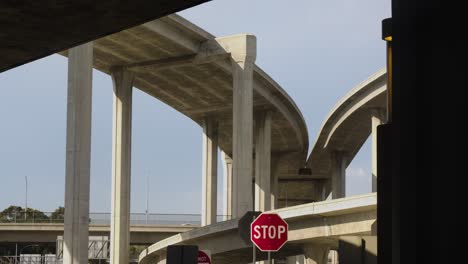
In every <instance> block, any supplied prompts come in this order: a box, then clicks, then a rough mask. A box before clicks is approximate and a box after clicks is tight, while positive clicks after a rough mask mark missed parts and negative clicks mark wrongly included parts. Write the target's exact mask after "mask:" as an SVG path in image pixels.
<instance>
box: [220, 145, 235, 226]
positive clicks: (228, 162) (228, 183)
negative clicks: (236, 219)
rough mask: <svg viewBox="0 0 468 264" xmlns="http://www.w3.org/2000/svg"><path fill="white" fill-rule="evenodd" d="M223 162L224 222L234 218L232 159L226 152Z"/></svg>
mask: <svg viewBox="0 0 468 264" xmlns="http://www.w3.org/2000/svg"><path fill="white" fill-rule="evenodd" d="M221 159H222V160H223V184H224V185H223V193H224V197H223V203H224V205H223V220H225V221H226V220H229V219H231V218H232V158H231V157H229V156H228V155H227V154H226V153H224V151H222V152H221Z"/></svg>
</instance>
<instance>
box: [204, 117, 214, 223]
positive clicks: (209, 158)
mask: <svg viewBox="0 0 468 264" xmlns="http://www.w3.org/2000/svg"><path fill="white" fill-rule="evenodd" d="M202 170H203V171H202V214H201V215H202V219H201V225H202V226H206V225H211V224H215V223H216V212H217V197H218V192H217V190H218V122H217V121H216V120H213V119H210V118H205V120H204V121H203V165H202Z"/></svg>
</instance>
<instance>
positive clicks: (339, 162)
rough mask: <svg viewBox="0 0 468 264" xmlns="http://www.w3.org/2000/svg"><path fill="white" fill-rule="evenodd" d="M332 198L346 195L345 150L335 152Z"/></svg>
mask: <svg viewBox="0 0 468 264" xmlns="http://www.w3.org/2000/svg"><path fill="white" fill-rule="evenodd" d="M332 159H333V175H332V199H338V198H343V197H345V195H346V165H347V160H346V156H345V154H344V153H343V152H340V151H336V152H334V153H333V157H332Z"/></svg>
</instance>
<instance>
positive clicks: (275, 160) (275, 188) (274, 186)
mask: <svg viewBox="0 0 468 264" xmlns="http://www.w3.org/2000/svg"><path fill="white" fill-rule="evenodd" d="M280 159H281V154H273V153H272V155H271V182H270V204H271V205H270V209H278V208H279V206H278V196H279V179H278V178H279V172H280Z"/></svg>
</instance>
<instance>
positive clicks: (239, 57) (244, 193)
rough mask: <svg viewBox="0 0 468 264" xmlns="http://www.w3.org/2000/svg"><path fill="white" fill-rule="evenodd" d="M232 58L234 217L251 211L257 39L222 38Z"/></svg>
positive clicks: (239, 36) (251, 37)
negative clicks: (254, 79) (254, 77)
mask: <svg viewBox="0 0 468 264" xmlns="http://www.w3.org/2000/svg"><path fill="white" fill-rule="evenodd" d="M221 42H224V43H225V46H227V47H228V48H229V51H230V52H231V56H232V68H233V69H232V77H233V133H232V134H233V157H232V158H233V172H232V174H233V193H232V196H233V217H234V218H235V217H241V216H243V215H244V214H245V213H246V212H247V211H250V210H252V209H253V199H252V198H253V197H252V196H253V195H252V171H253V166H252V163H253V162H252V160H253V155H252V150H253V148H252V147H253V145H252V140H253V68H254V62H255V58H256V38H255V36H252V35H236V36H232V37H227V38H223V39H222V40H221Z"/></svg>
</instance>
